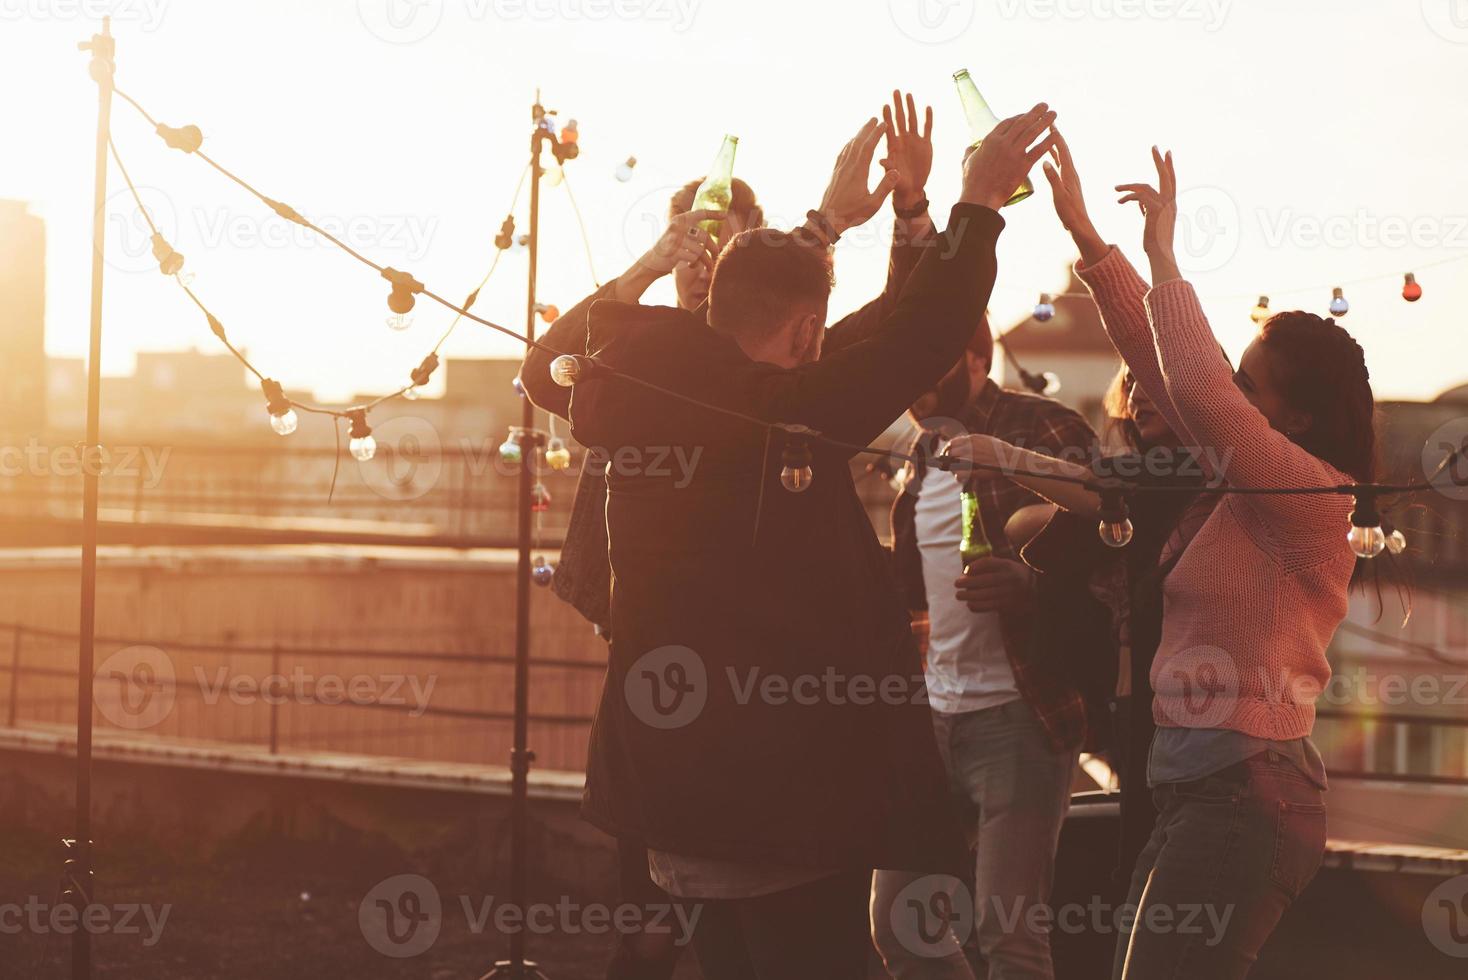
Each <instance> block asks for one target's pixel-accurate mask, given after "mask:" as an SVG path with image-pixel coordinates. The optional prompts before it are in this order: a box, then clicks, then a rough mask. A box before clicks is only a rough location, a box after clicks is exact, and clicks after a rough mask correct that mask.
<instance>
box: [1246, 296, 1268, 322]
mask: <svg viewBox="0 0 1468 980" xmlns="http://www.w3.org/2000/svg"><path fill="white" fill-rule="evenodd" d="M1249 319H1250V320H1253V321H1254V322H1255V323H1263V322H1264V321H1265V320H1268V319H1269V297H1268V296H1260V297H1259V302H1258V303H1256V304H1255V305H1254V309H1252V310H1251V311H1249Z"/></svg>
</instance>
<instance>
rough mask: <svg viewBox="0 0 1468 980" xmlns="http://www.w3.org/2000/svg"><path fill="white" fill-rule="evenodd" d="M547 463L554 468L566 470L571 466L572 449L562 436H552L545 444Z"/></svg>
mask: <svg viewBox="0 0 1468 980" xmlns="http://www.w3.org/2000/svg"><path fill="white" fill-rule="evenodd" d="M545 465H547V466H549V467H550V468H551V469H553V470H564V469H568V468H569V467H570V466H571V450H569V449H567V448H566V441H565V440H564V439H562V438H561V437H560V436H551V438H550V440H549V441H548V442H546V444H545Z"/></svg>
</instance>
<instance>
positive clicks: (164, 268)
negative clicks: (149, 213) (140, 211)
mask: <svg viewBox="0 0 1468 980" xmlns="http://www.w3.org/2000/svg"><path fill="white" fill-rule="evenodd" d="M152 241H153V258H155V259H157V260H158V271H159V272H161V273H163V274H164V275H165V276H176V275H178V273H179V270H180V269H182V268H183V264H184V257H183V256H182V255H181V254H179V253H178V252H177V251H175V250H174V248H173V246H172V245H170V244H168V239H166V238H164V237H163V235H162V234H161V233H159V232H156V231H155V232H154V233H153V239H152Z"/></svg>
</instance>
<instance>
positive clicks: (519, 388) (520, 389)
mask: <svg viewBox="0 0 1468 980" xmlns="http://www.w3.org/2000/svg"><path fill="white" fill-rule="evenodd" d="M551 367H552V368H554V367H555V362H552V363H551ZM510 386H511V387H513V388H514V389H515V394H517V395H519V396H520V397H521V398H524V397H525V385H524V384H523V383H522V382H521V381H520V376H519V375H518V374H517V375H515V380H513V381H511V382H510Z"/></svg>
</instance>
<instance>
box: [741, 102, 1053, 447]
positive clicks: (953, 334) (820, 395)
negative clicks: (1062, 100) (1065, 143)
mask: <svg viewBox="0 0 1468 980" xmlns="http://www.w3.org/2000/svg"><path fill="white" fill-rule="evenodd" d="M1054 119H1055V114H1054V113H1053V112H1050V111H1049V109H1048V107H1047V106H1045V105H1044V104H1043V103H1042V104H1040V105H1037V106H1035V108H1034V109H1032V110H1030V111H1029V112H1027V113H1024V114H1022V115H1019V116H1014V117H1012V118H1010V119H1006V120H1005V121H1004V122H1002V123H1000V124H999V126H998V127H996V128H995V130H994V132H993V133H991V134H990V136H989V137H988V138H987V139H985V140H984V142H983V144H982V145H981V146H980V148H979V149H978V150H977V151H973V152H971V153H969V154H968V156H967V157H966V159H965V163H964V187H963V193H962V194H961V195H960V198H959V203H958V204H956V205H954V208H953V213H952V218H951V220H950V222H949V226H948V228H947V229H946V230H945V231H944V232H943V234H942V235H940V236H938V240H937V241H936V242H935V243H934V247H932V248H929V249H927V250H926V254H925V255H924V256H923V257H922V259H921V261H919V263H918V267H917V269H916V270H915V271H914V272H913V274H912V278H911V279H910V280H909V282H908V284H907V288H906V289H904V290H903V292H902V295H901V298H900V299H899V300H898V303H897V308H896V310H894V311H893V313H892V315H891V316H889V317H887V318H886V319H885V320H883V322H882V326H881V328H880V329H878V330H877V331H876V332H875V333H874V334H873V335H872V336H871V337H869V338H867V339H866V340H864V341H862V342H860V343H857V344H853V345H851V346H849V347H847V348H845V349H844V350H840V351H837V352H835V353H833V354H829V355H826V356H822V357H821V358H820V359H819V360H817V361H815V362H813V363H811V364H807V365H804V366H802V367H799V368H796V369H794V370H790V371H772V372H770V373H769V374H768V375H767V376H766V377H765V378H764V379H762V382H761V383H762V384H763V385H765V386H766V387H767V390H766V391H765V392H764V396H765V397H764V399H763V400H764V403H765V404H767V405H770V406H771V410H772V412H773V413H774V416H775V417H774V418H773V419H772V421H785V422H798V423H801V424H805V425H809V426H811V427H813V428H815V429H817V430H819V431H821V432H823V433H825V434H826V435H827V436H830V437H831V438H834V439H839V440H841V441H844V442H852V443H862V444H865V443H867V442H869V441H871V440H872V439H874V438H876V437H877V436H878V435H880V434H881V433H882V432H883V431H884V430H885V429H886V428H887V427H888V426H889V425H891V424H892V421H893V420H894V419H896V418H897V417H898V416H899V415H901V414H902V412H903V411H905V410H906V409H907V407H908V406H909V405H911V404H912V402H913V401H914V400H915V399H916V398H917V397H918V396H919V395H920V394H922V393H923V392H924V391H926V390H928V389H929V388H930V387H931V386H932V384H933V383H934V382H935V381H937V379H938V378H940V377H942V375H943V374H944V372H946V371H948V370H949V369H950V368H952V367H953V365H954V363H956V362H957V360H958V358H959V357H960V356H961V354H962V353H963V349H964V345H965V344H966V343H967V342H968V340H969V338H970V337H971V336H972V333H973V325H974V323H975V322H977V318H978V317H980V316H981V315H982V314H983V311H984V308H985V306H986V305H987V304H988V301H989V294H990V292H991V291H992V290H993V288H994V279H995V276H996V273H997V262H996V259H995V256H994V244H995V241H996V240H997V238H998V235H999V232H1000V230H1001V229H1002V228H1003V227H1004V219H1002V218H1001V217H999V214H998V210H997V209H998V208H999V207H1000V206H1002V205H1003V203H1004V202H1005V201H1006V200H1007V199H1008V197H1009V195H1010V194H1012V193H1013V190H1014V188H1015V187H1016V186H1018V185H1019V183H1020V182H1021V181H1022V180H1023V179H1024V176H1025V174H1026V173H1027V172H1028V171H1029V169H1030V167H1031V166H1033V165H1034V163H1035V161H1036V160H1038V159H1039V158H1040V156H1042V155H1043V154H1044V153H1045V151H1046V150H1048V148H1049V146H1050V145H1051V137H1048V136H1047V137H1046V138H1044V139H1041V140H1040V142H1039V143H1038V144H1037V145H1036V146H1035V147H1034V149H1029V146H1030V144H1031V143H1032V142H1034V141H1035V140H1036V139H1038V138H1039V137H1040V136H1041V134H1042V133H1044V131H1045V129H1046V128H1048V127H1049V126H1050V124H1051V123H1052V122H1054ZM858 163H859V161H858ZM854 169H855V170H861V171H862V175H861V178H860V179H861V182H862V185H863V186H864V185H865V179H866V178H865V172H864V168H862V167H856V168H854ZM840 170H841V164H838V173H839V171H840ZM837 182H838V180H837V178H836V177H833V186H834V185H835V184H836V183H837Z"/></svg>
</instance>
